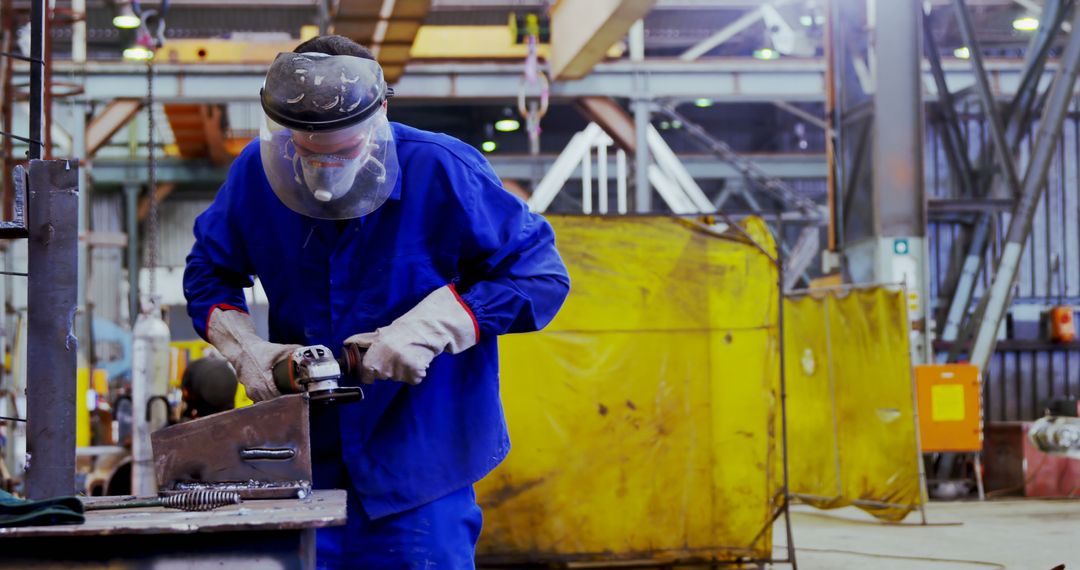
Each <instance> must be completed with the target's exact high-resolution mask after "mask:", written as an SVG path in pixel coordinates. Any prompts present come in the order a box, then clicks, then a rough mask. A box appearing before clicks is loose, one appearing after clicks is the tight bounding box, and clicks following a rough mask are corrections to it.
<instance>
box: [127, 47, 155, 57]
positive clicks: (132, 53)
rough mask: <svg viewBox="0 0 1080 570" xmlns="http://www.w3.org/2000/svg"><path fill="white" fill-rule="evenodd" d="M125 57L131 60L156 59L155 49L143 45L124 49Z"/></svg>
mask: <svg viewBox="0 0 1080 570" xmlns="http://www.w3.org/2000/svg"><path fill="white" fill-rule="evenodd" d="M124 59H127V60H131V61H149V60H151V59H154V50H152V49H149V48H146V47H143V46H132V47H129V48H127V49H125V50H124Z"/></svg>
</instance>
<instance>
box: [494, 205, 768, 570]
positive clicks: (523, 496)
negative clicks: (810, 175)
mask: <svg viewBox="0 0 1080 570" xmlns="http://www.w3.org/2000/svg"><path fill="white" fill-rule="evenodd" d="M551 222H552V225H553V226H555V230H556V235H557V236H558V240H559V249H560V251H561V253H562V255H563V257H564V259H565V260H566V264H567V266H568V267H569V269H570V276H571V280H572V286H571V294H570V297H569V299H568V300H567V303H566V306H565V307H564V308H563V310H562V311H561V312H560V314H559V316H558V317H557V318H556V319H555V321H554V322H553V323H552V324H551V325H550V326H549V327H548V328H547V329H546V330H545V331H544V332H542V333H537V334H529V335H511V336H507V337H503V338H502V339H500V350H501V365H502V371H503V373H502V395H503V402H504V404H505V407H506V416H507V419H508V421H509V424H510V435H511V439H512V440H513V446H514V447H513V451H512V452H511V453H510V456H509V458H508V459H507V460H506V462H505V463H504V464H503V465H502V466H500V467H499V468H498V469H497V470H496V471H495V472H494V473H492V474H491V475H490V476H489V477H487V478H486V479H485V480H483V481H481V482H480V483H479V484H478V485H477V493H478V496H479V501H480V504H481V505H482V506H483V507H484V532H483V535H482V536H481V539H480V544H479V546H478V553H479V555H480V557H481V559H482V560H487V561H496V560H504V561H508V560H513V561H572V560H580V561H588V560H616V559H649V560H673V559H717V560H732V559H734V558H737V557H751V558H758V559H767V558H769V557H770V555H771V549H772V545H771V520H772V516H773V514H774V513H775V512H776V510H777V509H778V508H779V507H780V501H779V500H778V499H777V494H778V493H779V491H780V486H781V473H780V471H779V468H778V467H777V466H779V465H780V462H779V460H778V453H779V443H778V441H779V440H778V438H777V432H776V431H775V430H776V429H777V425H778V423H777V419H778V416H779V408H778V402H779V400H778V390H777V379H778V374H779V364H778V361H779V346H778V339H777V333H776V330H777V329H776V322H777V313H778V310H777V309H778V307H777V291H776V271H775V269H774V267H773V265H772V263H771V261H770V260H769V259H768V258H767V257H766V256H765V255H764V254H763V253H762V252H761V251H760V250H758V249H757V248H755V247H754V246H752V245H749V244H748V243H747V242H746V240H745V239H743V238H740V237H739V234H737V233H734V232H731V233H730V235H726V236H718V235H716V234H712V233H710V232H708V231H705V230H703V229H700V228H695V227H693V226H692V225H690V224H688V223H686V222H682V221H679V220H675V219H670V218H618V219H616V218H584V217H551ZM746 230H747V232H748V233H749V234H751V235H752V236H753V237H754V239H755V240H756V241H757V242H758V243H761V244H764V247H766V248H768V250H770V252H771V250H772V248H773V245H772V240H771V238H770V237H769V234H768V231H767V229H766V228H765V226H764V224H763V223H762V222H760V221H759V220H750V221H748V222H747V226H746ZM740 239H741V240H742V241H739V240H740Z"/></svg>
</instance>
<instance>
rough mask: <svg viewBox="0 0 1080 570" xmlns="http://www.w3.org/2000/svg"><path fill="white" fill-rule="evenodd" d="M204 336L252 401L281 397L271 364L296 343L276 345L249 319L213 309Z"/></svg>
mask: <svg viewBox="0 0 1080 570" xmlns="http://www.w3.org/2000/svg"><path fill="white" fill-rule="evenodd" d="M206 337H207V339H208V340H209V341H210V344H212V345H214V348H216V349H218V351H220V352H221V355H222V356H224V357H225V360H228V361H229V363H230V364H232V366H233V368H234V369H236V377H237V379H238V380H239V381H240V383H241V384H243V385H244V391H245V392H247V395H248V397H249V398H251V399H252V400H253V401H255V402H261V401H263V400H269V399H270V398H273V397H275V396H280V395H281V392H279V391H278V389H277V386H275V385H274V376H273V372H272V370H273V368H274V365H275V364H277V363H278V362H280V361H282V360H283V359H285V358H287V357H288V356H289V355H290V354H292V352H293V351H294V350H296V349H297V348H300V345H298V344H275V343H272V342H267V341H265V340H263V339H262V338H261V337H259V335H258V334H257V333H256V332H255V324H254V323H252V322H251V316H250V315H248V314H247V313H243V312H240V311H224V310H221V309H219V308H215V309H214V310H213V311H211V313H210V318H209V319H208V321H207V325H206Z"/></svg>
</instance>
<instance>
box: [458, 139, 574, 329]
mask: <svg viewBox="0 0 1080 570" xmlns="http://www.w3.org/2000/svg"><path fill="white" fill-rule="evenodd" d="M479 162H480V164H479V165H478V166H477V167H475V168H467V169H462V170H460V171H458V172H453V173H452V175H453V176H452V177H453V178H456V180H451V181H449V182H450V184H451V185H452V187H454V188H455V189H458V191H457V195H458V203H459V204H460V206H461V208H462V212H461V214H462V215H463V216H464V218H465V224H463V225H464V226H465V227H466V228H467V229H466V231H465V236H464V239H463V243H462V249H463V252H462V256H461V259H462V262H461V264H462V266H461V267H460V278H459V280H458V283H457V284H456V288H457V291H458V292H459V294H460V295H461V299H462V301H463V302H464V303H465V305H466V306H467V307H468V309H469V310H470V311H472V314H473V315H474V316H475V318H476V323H477V326H478V333H479V334H478V335H477V336H478V338H481V339H482V338H484V337H486V336H490V335H501V334H505V333H517V332H529V331H535V330H539V329H542V328H544V327H545V326H546V325H547V324H548V323H549V322H551V319H553V318H554V317H555V314H556V313H557V312H558V310H559V308H560V307H561V306H562V304H563V301H565V300H566V296H567V294H568V293H569V290H570V277H569V275H568V274H567V271H566V265H565V264H564V263H563V261H562V258H561V257H559V252H558V251H557V250H556V249H555V233H554V232H553V231H552V229H551V225H550V224H548V222H547V220H545V219H544V218H543V217H542V216H540V215H539V214H535V213H532V212H530V211H529V209H528V206H526V205H525V203H524V202H522V201H521V200H520V199H518V198H517V197H516V196H514V195H513V194H511V193H510V192H507V191H506V190H504V189H503V187H502V184H501V183H500V182H499V179H498V178H497V177H496V176H495V173H494V172H492V171H491V167H490V166H489V165H488V164H487V162H486V161H484V160H483V159H482V158H480V159H479ZM462 188H465V189H467V190H461V189H462Z"/></svg>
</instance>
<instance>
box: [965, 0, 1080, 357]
mask: <svg viewBox="0 0 1080 570" xmlns="http://www.w3.org/2000/svg"><path fill="white" fill-rule="evenodd" d="M1073 29H1074V30H1078V29H1080V10H1077V11H1076V12H1075V14H1074V15H1073ZM1078 73H1080V34H1075V33H1074V34H1072V35H1070V37H1069V43H1068V44H1067V45H1066V47H1065V55H1064V56H1063V57H1062V61H1061V64H1060V67H1058V71H1057V73H1056V74H1055V77H1054V83H1053V86H1052V87H1051V88H1050V95H1049V97H1048V98H1047V102H1046V109H1045V110H1044V113H1043V116H1042V119H1041V120H1040V121H1039V132H1038V134H1037V135H1036V137H1035V144H1034V147H1033V150H1032V153H1031V162H1030V163H1029V164H1028V169H1027V172H1026V173H1025V175H1024V185H1023V188H1022V190H1021V193H1020V196H1019V198H1018V199H1017V202H1016V207H1015V208H1014V209H1013V214H1012V220H1011V222H1010V223H1009V231H1008V234H1007V235H1006V238H1005V247H1004V249H1003V251H1002V253H1001V260H1000V262H999V263H998V271H997V274H995V275H994V280H993V281H992V282H991V285H990V292H989V297H988V300H987V307H986V314H985V315H984V316H983V319H982V321H981V322H980V323H979V328H978V333H977V334H976V335H975V345H974V346H973V347H972V350H971V358H970V360H971V363H972V364H974V365H976V366H978V367H979V369H980V370H986V365H987V363H988V362H989V360H990V354H991V353H992V352H993V350H994V343H995V341H996V337H997V334H996V333H997V330H998V327H999V326H1000V325H1001V319H1002V317H1003V316H1004V315H1005V307H1006V306H1007V305H1008V302H1009V298H1010V297H1011V294H1012V288H1013V283H1014V282H1015V281H1016V274H1017V272H1018V271H1019V268H1020V256H1021V254H1022V253H1023V249H1024V243H1025V242H1026V241H1027V238H1028V235H1029V234H1030V233H1031V223H1032V220H1033V218H1034V217H1035V209H1036V208H1037V207H1038V205H1039V200H1040V199H1042V191H1043V188H1044V187H1045V186H1046V177H1047V172H1048V171H1049V168H1050V162H1051V161H1052V160H1053V158H1054V151H1055V149H1056V147H1057V141H1058V137H1059V136H1060V135H1061V125H1062V123H1063V122H1064V121H1065V116H1066V115H1067V114H1068V110H1069V102H1070V101H1071V100H1072V93H1073V88H1074V87H1075V85H1076V77H1077V74H1078Z"/></svg>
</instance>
